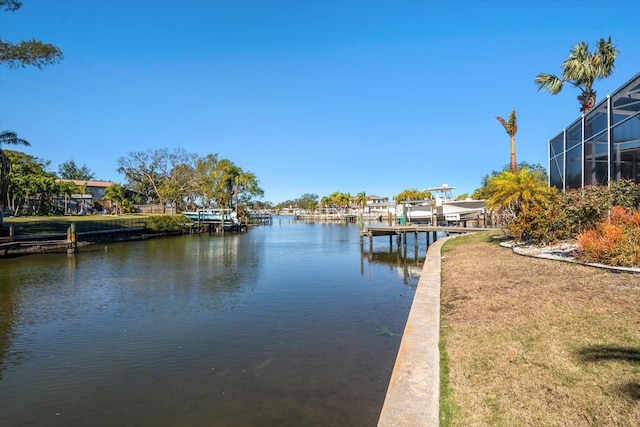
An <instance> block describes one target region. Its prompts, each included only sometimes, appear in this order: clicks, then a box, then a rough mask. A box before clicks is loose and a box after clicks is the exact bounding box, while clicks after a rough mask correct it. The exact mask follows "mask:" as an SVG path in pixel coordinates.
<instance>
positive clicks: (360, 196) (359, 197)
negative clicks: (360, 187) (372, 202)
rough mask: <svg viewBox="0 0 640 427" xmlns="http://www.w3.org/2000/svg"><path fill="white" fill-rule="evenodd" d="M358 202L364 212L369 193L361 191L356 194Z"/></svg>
mask: <svg viewBox="0 0 640 427" xmlns="http://www.w3.org/2000/svg"><path fill="white" fill-rule="evenodd" d="M356 203H357V204H358V205H359V206H360V207H361V208H362V213H363V214H364V207H365V206H366V204H367V193H365V192H364V191H361V192H359V193H358V194H356Z"/></svg>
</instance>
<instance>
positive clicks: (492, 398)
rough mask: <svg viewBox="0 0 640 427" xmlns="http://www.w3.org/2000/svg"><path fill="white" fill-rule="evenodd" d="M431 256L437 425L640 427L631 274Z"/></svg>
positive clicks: (490, 255)
mask: <svg viewBox="0 0 640 427" xmlns="http://www.w3.org/2000/svg"><path fill="white" fill-rule="evenodd" d="M488 236H489V234H487V233H479V234H476V235H473V236H465V237H459V238H456V239H452V240H450V241H448V242H447V243H446V244H445V246H444V247H443V251H442V254H443V262H442V294H441V304H442V305H441V307H442V330H441V336H442V343H441V350H442V362H443V369H442V396H441V424H442V425H444V426H631V425H640V275H634V274H631V273H612V272H609V271H607V270H601V269H596V268H593V267H585V266H581V265H576V264H571V263H563V262H559V261H551V260H542V259H537V258H528V257H523V256H520V255H516V254H514V253H513V252H512V251H511V250H510V249H506V248H502V247H500V246H499V245H498V244H497V243H495V242H494V241H492V239H491V238H489V237H488Z"/></svg>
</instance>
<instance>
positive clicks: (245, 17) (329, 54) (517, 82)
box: [0, 0, 640, 203]
mask: <svg viewBox="0 0 640 427" xmlns="http://www.w3.org/2000/svg"><path fill="white" fill-rule="evenodd" d="M637 11H638V6H637V3H636V1H635V0H634V1H631V0H629V1H626V0H608V1H596V0H592V1H589V0H582V1H572V0H567V1H562V0H555V1H542V0H541V1H526V0H523V1H481V0H477V1H472V0H470V1H464V0H449V1H408V0H405V1H403V0H396V1H374V0H370V1H349V0H343V1H338V0H333V1H329V0H326V1H325V0H307V1H304V0H298V1H268V0H255V1H244V0H234V1H232V0H229V1H215V0H211V1H205V0H182V1H175V0H135V1H131V0H127V1H124V0H56V1H51V0H23V6H22V8H21V9H19V10H18V11H16V12H0V38H2V39H8V40H11V41H18V40H20V39H31V38H36V39H38V40H42V41H46V42H50V43H53V44H55V45H57V46H58V47H60V48H61V49H62V50H63V52H64V55H65V59H64V60H63V61H62V62H61V63H60V64H57V65H52V66H49V67H46V68H44V69H43V70H38V69H35V68H20V69H9V68H8V67H6V66H3V67H1V68H0V130H11V131H15V132H17V133H18V135H19V136H20V137H21V138H24V139H27V140H28V141H30V142H31V147H20V148H19V149H20V150H21V151H24V152H26V153H28V154H31V155H33V156H36V157H39V158H41V159H45V160H50V161H51V166H50V168H49V169H50V170H51V171H53V172H57V171H58V165H59V164H61V163H63V162H65V161H67V160H69V159H73V160H74V161H75V162H76V164H77V165H79V166H80V165H83V164H86V165H87V166H88V167H89V169H90V170H91V171H93V172H94V173H95V175H96V178H97V179H102V180H111V181H115V182H118V183H124V177H123V176H121V175H119V174H118V173H117V167H118V164H117V161H118V158H120V157H123V156H126V155H127V154H128V153H130V152H132V151H146V150H149V149H160V148H167V149H169V150H173V149H174V148H183V149H185V150H187V151H188V152H191V153H196V154H199V155H203V156H204V155H206V154H209V153H217V154H218V155H219V157H220V158H228V159H231V160H232V161H234V162H235V163H236V164H237V165H238V166H240V167H242V168H243V169H244V170H246V171H251V172H253V173H255V174H256V176H257V178H258V179H259V181H260V185H261V187H262V188H263V189H264V191H265V196H264V198H263V200H266V201H270V202H273V203H278V202H281V201H284V200H287V199H294V198H297V197H300V196H301V195H303V194H304V193H314V194H317V195H318V196H320V197H322V196H325V195H329V194H330V193H332V192H334V191H341V192H349V193H351V194H352V195H355V194H357V193H358V192H361V191H364V192H366V193H367V194H375V195H378V196H387V197H390V198H391V197H393V196H394V195H396V194H397V193H399V192H401V191H402V190H404V189H409V188H417V189H424V188H427V187H431V186H437V185H440V184H442V183H447V184H449V185H451V186H455V187H458V190H457V193H456V194H458V193H466V192H469V193H470V192H472V191H473V190H474V189H476V188H478V187H479V185H480V183H481V180H482V177H483V176H484V175H486V174H488V173H490V172H491V171H493V170H498V169H501V168H502V167H503V166H505V165H506V164H508V162H509V137H508V135H507V134H506V132H505V131H504V129H503V127H502V126H501V125H500V124H499V123H498V122H496V121H495V119H494V117H495V116H502V117H504V118H505V119H506V118H508V115H509V113H510V112H511V111H512V110H513V109H516V111H517V115H518V133H517V135H516V150H517V151H516V154H517V160H518V161H527V162H529V163H540V164H543V165H545V166H546V164H547V141H548V139H549V138H551V137H553V136H555V135H556V134H557V133H559V132H560V131H561V130H562V129H563V128H564V127H566V126H568V125H569V124H570V123H571V122H573V121H574V120H576V119H577V118H578V117H579V105H578V102H577V100H576V96H577V95H578V93H579V91H578V90H577V89H574V88H572V87H570V86H566V87H565V89H564V90H563V91H562V92H561V93H560V94H559V95H556V96H551V95H550V94H548V93H547V92H538V91H537V88H536V86H535V84H534V83H533V79H534V78H535V76H536V75H537V74H538V73H540V72H548V73H555V74H560V73H561V68H560V65H561V63H562V61H563V60H564V59H565V58H566V56H567V53H568V52H569V49H570V48H571V46H572V45H574V44H575V43H578V42H580V41H586V42H588V43H589V45H590V47H591V48H594V47H595V43H596V41H597V40H598V39H599V38H600V37H609V36H611V37H612V40H613V41H614V43H616V45H617V47H618V49H619V50H620V54H619V57H618V59H617V60H616V71H615V72H614V74H613V75H612V76H611V77H609V78H608V79H605V80H600V81H598V82H596V84H595V85H594V87H595V89H596V90H597V91H598V100H599V101H600V100H602V99H604V97H605V96H606V95H607V94H609V93H611V92H613V91H614V90H615V89H617V88H618V87H619V86H620V85H622V84H623V83H625V82H626V81H627V80H629V79H630V78H632V77H633V76H634V75H635V74H637V73H638V72H640V28H639V27H638V23H637V22H636V21H637V20H636V19H635V18H632V17H631V16H635V15H636V14H637ZM5 148H11V149H13V148H15V147H5Z"/></svg>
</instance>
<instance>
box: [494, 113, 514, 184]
mask: <svg viewBox="0 0 640 427" xmlns="http://www.w3.org/2000/svg"><path fill="white" fill-rule="evenodd" d="M496 120H497V121H499V122H500V123H501V124H502V126H504V130H506V131H507V133H508V134H509V139H510V141H511V162H510V163H509V169H510V170H511V172H515V171H516V168H517V167H518V166H517V163H516V133H518V124H517V123H516V110H513V111H512V112H511V114H509V121H508V122H507V121H505V120H504V119H503V118H502V117H497V116H496Z"/></svg>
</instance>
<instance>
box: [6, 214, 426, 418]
mask: <svg viewBox="0 0 640 427" xmlns="http://www.w3.org/2000/svg"><path fill="white" fill-rule="evenodd" d="M358 238H359V234H358V228H357V226H356V227H354V226H352V225H338V224H335V225H319V224H316V225H309V224H283V223H280V222H278V223H274V224H273V225H272V226H269V227H260V228H256V229H251V230H250V231H249V232H248V233H243V234H238V235H225V236H208V235H207V236H180V237H174V238H166V239H154V240H149V241H141V242H130V243H118V244H110V245H108V246H106V247H104V246H101V247H92V248H91V250H87V249H84V250H81V252H80V253H78V254H76V255H74V256H72V257H67V256H66V254H46V255H32V256H28V257H22V258H13V259H11V260H9V262H5V261H6V260H1V261H0V269H1V270H2V276H1V277H2V280H3V281H2V283H1V284H0V297H1V299H0V374H1V376H0V405H1V410H0V425H20V424H45V425H82V424H92V425H122V424H124V425H154V426H155V425H176V424H187V425H212V424H214V425H283V426H286V425H296V426H297V425H331V424H333V425H373V424H375V422H376V420H377V416H378V414H379V411H380V409H381V406H382V402H383V400H384V394H385V391H386V388H387V385H388V380H389V377H390V375H391V370H392V368H393V363H394V361H395V355H396V352H397V349H398V346H399V343H400V339H401V336H400V334H401V332H402V330H403V329H404V323H405V321H406V316H407V314H408V310H409V308H410V303H411V300H412V297H413V289H412V287H411V286H403V285H402V281H403V279H402V278H401V277H398V275H397V273H396V272H395V271H393V269H392V268H389V266H390V265H391V264H393V266H394V268H395V266H396V265H397V258H396V259H395V261H393V262H392V263H391V264H385V263H381V261H380V260H381V259H384V257H382V256H380V255H378V254H372V255H371V260H370V261H369V260H367V261H366V262H367V263H368V264H367V271H368V274H367V275H366V276H363V275H362V274H358V267H357V266H358V263H359V262H363V261H362V260H363V258H362V255H361V254H360V247H359V244H358ZM391 256H396V257H397V255H395V254H394V255H391ZM365 259H367V258H366V257H365ZM402 259H403V261H402V262H405V261H406V258H402ZM391 260H392V259H389V261H391ZM385 262H386V261H385ZM416 262H417V261H416ZM408 264H409V265H410V264H411V263H410V262H409V263H408ZM361 268H362V267H361ZM5 278H6V279H5ZM380 331H385V332H386V333H385V334H380Z"/></svg>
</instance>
